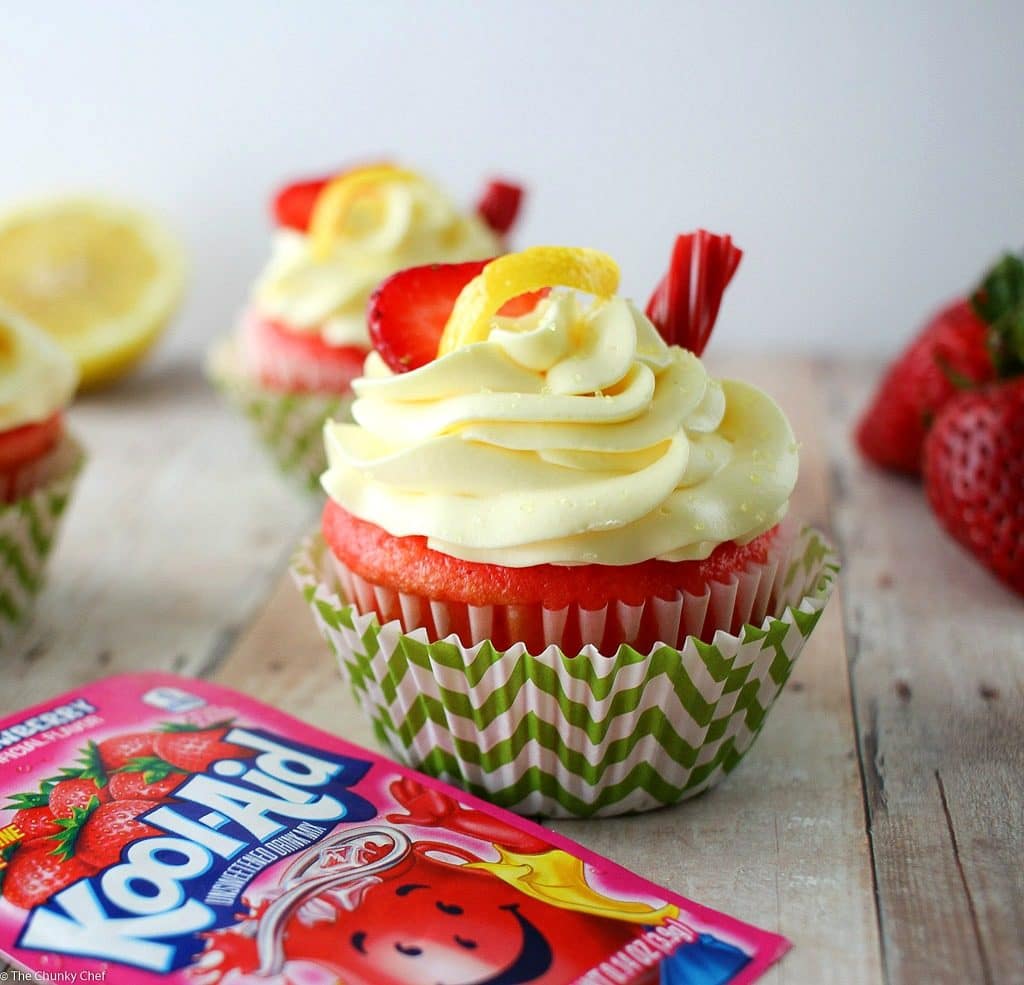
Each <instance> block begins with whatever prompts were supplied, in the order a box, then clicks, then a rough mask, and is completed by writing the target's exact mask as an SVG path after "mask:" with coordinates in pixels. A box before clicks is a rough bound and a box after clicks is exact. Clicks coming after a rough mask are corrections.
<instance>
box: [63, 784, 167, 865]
mask: <svg viewBox="0 0 1024 985" xmlns="http://www.w3.org/2000/svg"><path fill="white" fill-rule="evenodd" d="M155 806H156V805H155V804H154V802H153V801H152V800H115V801H112V802H111V803H109V804H100V803H97V802H93V803H92V804H91V805H90V806H89V807H87V808H84V809H79V808H76V809H75V811H74V813H73V815H72V817H70V818H68V819H66V820H63V821H61V827H62V828H63V829H64V830H63V831H62V832H61V834H60V835H58V836H57V838H56V839H54V841H55V842H56V843H57V845H58V848H57V851H58V852H60V854H61V855H62V857H64V858H72V857H73V858H77V859H80V860H81V861H82V862H85V863H86V864H88V865H91V866H94V867H95V868H97V869H104V868H106V867H107V866H109V865H114V864H115V863H116V862H118V861H119V860H120V858H121V850H122V849H123V848H124V847H125V846H126V845H130V844H131V843H132V842H133V841H138V840H139V839H140V838H148V837H149V836H150V835H156V834H159V833H160V831H159V829H158V828H154V827H153V826H152V825H150V824H146V823H145V821H139V820H138V817H139V815H140V814H145V813H146V811H151V810H153V808H154V807H155Z"/></svg>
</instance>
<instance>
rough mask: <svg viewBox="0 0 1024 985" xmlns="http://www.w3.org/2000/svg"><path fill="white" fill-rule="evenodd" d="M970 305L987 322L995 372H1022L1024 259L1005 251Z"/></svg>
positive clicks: (1004, 374) (1007, 374)
mask: <svg viewBox="0 0 1024 985" xmlns="http://www.w3.org/2000/svg"><path fill="white" fill-rule="evenodd" d="M971 307H972V308H973V309H974V311H975V313H976V314H977V315H978V317H979V318H981V319H982V321H984V322H985V323H986V324H987V325H988V326H989V337H988V347H989V352H990V354H991V356H992V364H993V365H994V366H995V369H996V375H997V376H999V377H1000V378H1003V379H1005V378H1006V377H1009V376H1016V375H1018V374H1020V373H1024V259H1022V258H1021V257H1019V256H1016V255H1015V254H1013V253H1006V254H1004V256H1003V257H1002V258H1001V259H1000V260H999V261H998V263H996V264H995V266H994V267H992V269H991V270H989V271H988V273H987V274H986V275H985V277H984V279H983V280H982V282H981V284H980V285H979V287H978V289H977V290H976V291H975V292H974V294H972V295H971Z"/></svg>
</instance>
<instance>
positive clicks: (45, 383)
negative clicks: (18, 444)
mask: <svg viewBox="0 0 1024 985" xmlns="http://www.w3.org/2000/svg"><path fill="white" fill-rule="evenodd" d="M77 386H78V370H77V368H76V367H75V364H74V362H73V361H72V360H71V357H70V356H68V355H67V354H66V353H65V352H64V350H63V349H61V347H60V346H59V345H57V343H56V342H54V341H53V339H51V338H50V336H49V335H47V334H46V333H45V332H44V331H43V330H42V329H40V328H36V327H35V325H33V324H32V323H31V322H29V321H27V320H26V319H25V318H23V317H22V316H21V315H19V314H17V313H16V312H14V311H11V310H9V309H6V308H5V309H0V431H10V430H11V429H13V428H17V427H21V426H22V425H24V424H34V423H36V422H37V421H45V420H46V419H47V418H48V417H52V416H53V415H54V414H56V413H57V412H58V411H59V410H61V409H62V408H63V407H65V406H66V405H67V404H68V403H69V402H70V401H71V398H72V397H73V396H74V393H75V388H76V387H77Z"/></svg>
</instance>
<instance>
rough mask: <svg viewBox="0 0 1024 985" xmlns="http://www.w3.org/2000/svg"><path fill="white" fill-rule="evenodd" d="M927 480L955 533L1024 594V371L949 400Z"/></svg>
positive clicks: (929, 445) (931, 446)
mask: <svg viewBox="0 0 1024 985" xmlns="http://www.w3.org/2000/svg"><path fill="white" fill-rule="evenodd" d="M1022 325H1024V321H1022ZM1021 338H1022V341H1024V334H1022V336H1021ZM1022 353H1024V348H1022ZM924 482H925V491H926V492H927V494H928V500H929V502H930V503H931V506H932V509H933V510H934V511H935V515H936V516H937V517H938V519H939V522H940V523H941V524H942V525H943V526H944V527H945V528H946V530H947V531H948V532H949V533H950V534H951V535H952V536H953V538H954V539H955V540H957V541H959V542H960V543H961V544H962V545H963V546H964V547H966V548H967V550H969V551H970V552H971V553H972V554H974V555H975V556H976V557H977V558H978V559H979V560H980V561H981V562H982V563H983V564H984V565H985V566H986V567H988V568H989V569H990V570H991V571H992V572H993V573H994V574H995V575H996V577H997V578H1000V579H1001V580H1002V581H1004V582H1005V583H1006V584H1007V585H1009V586H1010V587H1011V588H1012V589H1013V590H1014V591H1016V592H1018V593H1019V594H1021V595H1024V376H1017V377H1015V378H1013V379H1010V380H1008V381H1006V382H999V383H991V384H988V385H987V386H984V387H981V388H979V389H977V390H970V391H968V392H966V393H960V394H957V395H956V396H954V397H953V398H952V399H951V400H949V401H948V402H947V403H946V405H945V406H944V407H943V408H942V410H941V411H939V415H938V417H936V419H935V423H934V424H933V425H932V428H931V430H930V431H929V433H928V437H927V439H926V441H925V446H924Z"/></svg>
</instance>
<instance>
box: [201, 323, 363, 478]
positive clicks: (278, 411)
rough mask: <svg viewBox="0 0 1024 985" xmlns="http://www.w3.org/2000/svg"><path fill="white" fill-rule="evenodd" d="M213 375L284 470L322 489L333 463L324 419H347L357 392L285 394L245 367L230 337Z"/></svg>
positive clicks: (214, 356)
mask: <svg viewBox="0 0 1024 985" xmlns="http://www.w3.org/2000/svg"><path fill="white" fill-rule="evenodd" d="M207 374H208V376H209V378H210V380H211V382H212V383H213V384H214V386H216V387H217V389H218V390H219V391H220V392H221V393H222V394H223V395H224V397H225V398H226V399H227V401H228V402H229V403H231V404H232V405H233V406H235V407H237V408H238V409H239V410H240V411H241V412H242V413H243V414H244V415H245V416H246V417H247V418H248V419H249V420H250V421H251V423H252V424H253V427H254V428H255V430H256V434H257V435H258V437H259V439H260V441H261V442H262V443H263V444H264V445H265V446H266V447H267V449H268V450H269V452H270V454H271V455H272V456H273V458H274V461H275V462H276V463H277V465H278V467H279V468H280V469H281V471H282V472H284V473H285V474H287V475H290V476H293V477H295V478H297V479H298V480H299V481H300V482H301V483H302V484H303V485H304V486H305V487H306V488H307V489H309V490H310V491H319V489H320V476H321V475H322V474H323V472H324V469H326V468H327V457H326V453H325V452H324V441H323V427H324V422H326V421H328V420H331V419H335V420H338V419H345V418H347V417H348V415H349V408H350V407H351V406H352V395H351V394H350V393H345V394H333V393H283V392H280V391H277V390H269V389H267V388H266V387H262V386H260V385H259V384H258V383H257V382H255V381H254V380H252V379H251V378H249V377H248V376H246V375H245V373H243V372H241V371H240V369H239V368H238V360H237V358H236V354H235V352H234V346H233V344H232V343H231V342H230V341H226V342H222V343H221V344H220V345H218V346H217V347H216V348H215V349H214V350H213V352H212V353H211V356H210V359H209V360H208V363H207Z"/></svg>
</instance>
